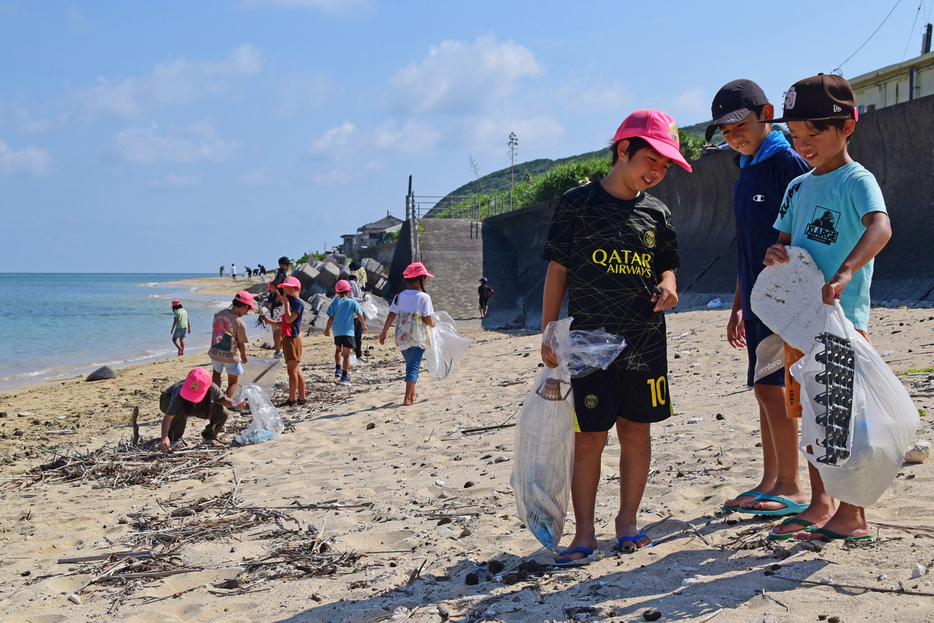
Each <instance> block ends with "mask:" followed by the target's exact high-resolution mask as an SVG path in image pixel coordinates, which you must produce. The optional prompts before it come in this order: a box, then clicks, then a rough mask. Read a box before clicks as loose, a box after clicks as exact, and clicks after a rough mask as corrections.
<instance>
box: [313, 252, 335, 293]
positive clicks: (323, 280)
mask: <svg viewBox="0 0 934 623" xmlns="http://www.w3.org/2000/svg"><path fill="white" fill-rule="evenodd" d="M325 257H327V256H325ZM340 274H341V269H340V267H339V266H338V265H337V264H335V263H334V262H325V263H324V266H322V267H321V272H319V273H318V279H317V280H316V282H315V283H317V284H318V285H319V286H321V287H322V288H325V289H326V290H330V289H331V288H333V287H334V284H335V283H337V278H338V277H339V276H340Z"/></svg>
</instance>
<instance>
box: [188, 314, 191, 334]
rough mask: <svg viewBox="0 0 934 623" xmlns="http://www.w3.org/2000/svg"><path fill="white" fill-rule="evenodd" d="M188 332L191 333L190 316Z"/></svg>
mask: <svg viewBox="0 0 934 623" xmlns="http://www.w3.org/2000/svg"><path fill="white" fill-rule="evenodd" d="M188 333H191V318H189V319H188Z"/></svg>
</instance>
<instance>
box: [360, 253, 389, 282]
mask: <svg viewBox="0 0 934 623" xmlns="http://www.w3.org/2000/svg"><path fill="white" fill-rule="evenodd" d="M360 264H361V265H362V266H363V269H364V270H365V271H366V283H367V286H369V287H370V288H372V287H373V284H375V283H376V282H377V281H379V279H380V278H381V277H388V276H389V275H388V274H384V273H386V272H387V271H386V269H385V267H384V266H383V265H382V264H380V263H379V262H377V261H376V260H374V259H373V258H371V257H367V258H364V259H363V260H362V261H361V262H360Z"/></svg>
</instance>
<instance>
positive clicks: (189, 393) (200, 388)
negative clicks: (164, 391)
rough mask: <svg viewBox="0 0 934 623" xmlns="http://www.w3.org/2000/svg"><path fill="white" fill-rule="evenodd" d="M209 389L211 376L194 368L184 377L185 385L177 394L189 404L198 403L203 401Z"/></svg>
mask: <svg viewBox="0 0 934 623" xmlns="http://www.w3.org/2000/svg"><path fill="white" fill-rule="evenodd" d="M210 387H211V375H210V374H208V371H207V370H205V369H204V368H195V369H194V370H192V371H191V372H189V373H188V376H187V377H185V383H184V384H183V385H182V389H181V391H180V392H179V395H181V397H182V398H184V399H185V400H188V401H190V402H194V403H198V402H201V401H202V400H203V399H204V395H205V394H207V393H208V388H210Z"/></svg>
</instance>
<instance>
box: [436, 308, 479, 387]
mask: <svg viewBox="0 0 934 623" xmlns="http://www.w3.org/2000/svg"><path fill="white" fill-rule="evenodd" d="M434 318H435V326H434V327H429V329H428V341H429V343H430V346H429V347H428V352H427V353H425V355H426V357H425V359H426V363H427V364H428V371H429V372H431V375H432V376H433V377H435V378H436V379H438V380H439V381H440V380H442V379H444V378H445V377H446V376H447V375H448V374H450V373H451V370H453V369H454V365H455V364H456V363H457V362H458V361H460V358H461V357H463V356H464V353H465V352H467V348H468V347H469V346H470V345H471V344H473V341H471V340H469V339H467V338H466V337H461V336H460V335H459V334H458V333H457V325H456V324H454V320H453V319H452V318H451V316H450V315H448V313H447V312H443V311H442V312H435V315H434Z"/></svg>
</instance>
